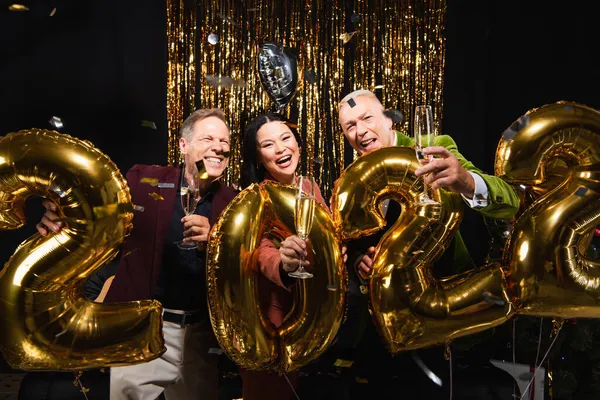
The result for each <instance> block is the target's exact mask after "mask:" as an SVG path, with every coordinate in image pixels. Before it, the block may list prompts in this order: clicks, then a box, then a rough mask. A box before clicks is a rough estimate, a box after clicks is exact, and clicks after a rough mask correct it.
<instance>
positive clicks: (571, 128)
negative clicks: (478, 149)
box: [495, 102, 600, 318]
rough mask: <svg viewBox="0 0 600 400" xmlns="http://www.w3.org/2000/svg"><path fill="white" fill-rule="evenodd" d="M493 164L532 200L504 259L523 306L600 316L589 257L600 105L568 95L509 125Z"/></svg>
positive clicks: (530, 310) (595, 218) (597, 273)
mask: <svg viewBox="0 0 600 400" xmlns="http://www.w3.org/2000/svg"><path fill="white" fill-rule="evenodd" d="M495 170H496V175H497V176H499V177H501V178H503V179H504V180H506V181H507V182H509V183H511V184H514V185H515V186H516V185H519V186H520V187H521V188H522V189H525V190H526V192H527V193H529V194H530V197H531V198H532V199H533V201H532V202H531V204H530V205H529V207H528V208H527V209H526V210H525V211H524V212H523V213H522V214H521V215H520V216H519V218H518V219H517V221H516V223H515V225H514V228H513V231H512V234H511V236H510V239H509V242H508V243H507V246H506V247H505V252H504V258H503V264H504V265H505V267H506V268H507V269H508V270H509V272H508V280H509V285H510V287H511V296H512V298H513V299H514V301H515V304H516V305H517V307H518V308H519V312H520V313H524V314H530V315H539V316H555V317H562V318H573V317H593V318H598V317H600V307H599V306H598V303H597V302H598V299H599V297H600V269H599V266H600V265H599V263H598V262H595V261H592V260H590V259H588V258H587V257H586V249H587V247H588V245H589V242H590V234H591V232H593V230H594V228H595V227H596V226H598V225H599V224H600V182H599V177H600V112H598V111H596V110H593V109H591V108H588V107H585V106H583V105H579V104H575V103H568V102H560V103H556V104H550V105H546V106H543V107H540V108H538V109H534V110H531V111H529V112H528V113H526V114H525V115H524V116H522V117H521V118H520V119H519V120H517V121H516V122H515V124H513V126H512V127H511V128H509V129H508V130H506V131H505V133H504V135H503V138H502V139H501V140H500V143H499V145H498V149H497V152H496V163H495Z"/></svg>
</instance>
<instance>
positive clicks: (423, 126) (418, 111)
mask: <svg viewBox="0 0 600 400" xmlns="http://www.w3.org/2000/svg"><path fill="white" fill-rule="evenodd" d="M413 134H414V137H415V150H416V152H417V158H418V159H419V162H420V163H421V164H422V165H425V164H428V163H429V162H431V160H432V159H433V156H425V155H424V154H423V149H424V148H425V147H429V146H434V145H435V131H434V129H433V113H432V111H431V106H417V107H416V108H415V121H414V127H413ZM427 190H428V188H427V184H426V183H425V176H423V192H422V193H421V194H420V195H419V200H418V201H417V204H418V205H423V204H440V203H439V202H437V201H435V200H433V199H431V198H430V197H429V195H428V194H427Z"/></svg>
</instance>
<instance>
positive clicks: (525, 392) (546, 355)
mask: <svg viewBox="0 0 600 400" xmlns="http://www.w3.org/2000/svg"><path fill="white" fill-rule="evenodd" d="M559 333H560V329H559V330H558V332H556V336H554V339H552V343H550V347H548V350H546V354H544V358H542V361H540V365H538V366H537V368H536V369H535V371H534V372H533V377H532V378H531V380H530V381H529V383H528V384H527V387H526V388H525V390H523V393H521V399H524V398H525V397H524V396H525V395H526V394H527V391H528V390H529V386H531V384H532V383H533V381H534V380H535V376H536V375H537V373H538V370H539V369H540V367H541V366H542V365H543V364H544V361H546V357H548V354H549V353H550V349H552V346H554V342H556V339H557V338H558V334H559Z"/></svg>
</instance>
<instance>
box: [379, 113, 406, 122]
mask: <svg viewBox="0 0 600 400" xmlns="http://www.w3.org/2000/svg"><path fill="white" fill-rule="evenodd" d="M383 115H385V116H386V117H388V118H389V119H391V120H392V121H394V122H397V123H399V124H401V123H402V122H404V114H402V112H401V111H399V110H385V111H384V112H383Z"/></svg>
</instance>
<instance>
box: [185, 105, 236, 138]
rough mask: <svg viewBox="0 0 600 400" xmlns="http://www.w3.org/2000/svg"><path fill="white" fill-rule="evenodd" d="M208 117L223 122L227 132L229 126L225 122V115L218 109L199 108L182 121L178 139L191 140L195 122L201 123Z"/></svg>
mask: <svg viewBox="0 0 600 400" xmlns="http://www.w3.org/2000/svg"><path fill="white" fill-rule="evenodd" d="M208 117H217V118H219V119H220V120H221V121H223V123H224V124H225V126H226V127H227V130H228V131H229V126H228V125H227V121H226V120H225V114H224V113H223V111H222V110H221V109H220V108H209V109H204V108H201V109H199V110H196V111H194V112H193V113H191V114H190V115H189V116H188V117H187V118H186V119H185V121H183V124H181V128H180V129H179V137H182V138H184V139H186V140H191V139H192V132H194V125H195V124H196V122H198V121H202V120H203V119H206V118H208Z"/></svg>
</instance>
